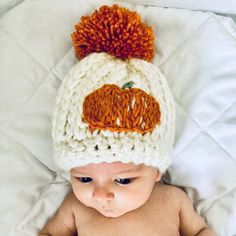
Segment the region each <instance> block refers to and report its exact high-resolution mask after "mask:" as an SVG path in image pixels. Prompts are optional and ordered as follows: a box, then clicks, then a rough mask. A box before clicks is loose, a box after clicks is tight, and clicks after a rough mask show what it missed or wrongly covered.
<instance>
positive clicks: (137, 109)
mask: <svg viewBox="0 0 236 236" xmlns="http://www.w3.org/2000/svg"><path fill="white" fill-rule="evenodd" d="M133 99H134V101H133ZM83 115H84V118H83V120H84V121H85V122H87V123H88V124H89V129H90V131H93V130H95V129H100V130H110V131H113V132H114V131H116V132H120V131H136V132H138V133H141V134H144V133H147V132H150V131H152V130H153V129H154V127H155V126H156V124H159V123H160V117H161V113H160V107H159V104H158V102H157V101H156V100H155V98H154V97H152V96H151V95H149V94H147V93H146V92H144V91H143V90H141V89H138V88H131V89H124V90H122V89H121V88H119V87H118V86H117V85H114V84H105V85H103V87H101V88H99V89H97V90H95V91H94V92H92V93H90V94H89V95H87V96H86V97H85V100H84V103H83ZM117 119H119V124H117Z"/></svg>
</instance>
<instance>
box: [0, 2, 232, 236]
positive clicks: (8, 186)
mask: <svg viewBox="0 0 236 236" xmlns="http://www.w3.org/2000/svg"><path fill="white" fill-rule="evenodd" d="M112 2H114V1H112ZM104 3H108V1H105V0H100V1H97V0H93V1H92V0H83V1H80V2H79V3H78V1H77V0H67V1H63V0H57V2H56V3H55V1H48V0H40V1H34V0H25V1H22V2H21V3H19V4H18V5H15V7H13V8H12V9H11V10H9V11H8V12H6V13H5V14H4V15H3V16H2V17H1V19H0V42H1V44H0V45H1V46H0V71H1V77H0V84H1V86H0V175H1V176H0V181H1V183H0V184H1V185H0V186H1V188H0V189H1V190H0V191H1V192H0V235H9V236H16V235H17V236H27V235H30V236H32V235H36V234H37V231H38V229H39V228H41V227H42V225H43V224H44V223H45V221H46V220H47V219H48V218H49V217H51V216H52V214H53V213H54V212H55V211H56V210H57V208H58V206H59V205H60V203H61V201H62V199H63V197H64V196H65V195H66V193H67V192H68V191H69V189H70V186H69V184H68V183H67V181H66V180H65V178H63V173H61V172H59V171H58V170H57V169H56V167H55V165H54V163H53V162H52V158H51V157H52V151H53V150H52V140H51V136H50V132H51V115H52V111H53V107H54V102H55V96H56V93H57V89H58V87H59V85H60V83H61V80H63V78H64V76H65V75H66V73H67V72H68V70H69V69H70V68H71V66H73V65H74V64H75V62H76V59H75V56H74V50H73V48H72V43H71V39H70V33H71V32H72V31H73V30H74V29H73V25H74V24H75V23H77V22H78V21H79V19H80V17H81V16H82V15H85V14H90V13H91V12H92V11H93V10H94V9H95V8H97V7H98V6H99V5H102V4H104ZM123 4H124V5H125V6H127V7H129V8H130V9H134V10H137V11H138V12H139V13H140V14H141V16H142V18H143V19H144V20H145V21H146V22H147V23H148V24H150V25H152V26H153V27H154V31H155V34H156V38H155V46H156V49H157V54H156V57H155V63H156V64H157V65H159V66H160V68H161V70H162V71H163V73H164V74H165V76H166V77H167V79H168V82H169V85H170V87H171V89H172V90H173V93H174V96H175V101H176V106H177V132H176V139H175V140H176V141H175V148H174V158H173V159H174V160H173V165H172V167H171V168H170V169H169V171H168V173H167V175H166V176H165V177H164V180H165V181H166V182H168V183H171V184H175V185H178V186H182V187H184V188H185V189H186V191H187V193H188V194H189V196H190V197H191V199H192V200H193V202H194V206H195V208H196V209H197V211H198V212H199V213H200V214H201V215H203V216H204V217H205V219H206V221H207V222H208V224H209V225H210V226H211V227H213V228H214V229H215V230H216V231H217V235H220V236H233V235H236V224H235V222H236V188H235V186H236V146H235V145H234V143H235V138H236V125H235V123H236V27H235V25H234V24H233V22H232V20H230V19H229V18H225V17H220V16H216V15H214V14H212V13H203V12H198V11H190V10H178V9H165V8H159V7H144V6H139V5H133V4H128V3H123Z"/></svg>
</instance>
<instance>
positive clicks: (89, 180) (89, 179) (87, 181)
mask: <svg viewBox="0 0 236 236" xmlns="http://www.w3.org/2000/svg"><path fill="white" fill-rule="evenodd" d="M77 179H78V180H79V181H80V182H82V183H89V182H91V181H92V180H93V179H91V178H89V177H78V178H77Z"/></svg>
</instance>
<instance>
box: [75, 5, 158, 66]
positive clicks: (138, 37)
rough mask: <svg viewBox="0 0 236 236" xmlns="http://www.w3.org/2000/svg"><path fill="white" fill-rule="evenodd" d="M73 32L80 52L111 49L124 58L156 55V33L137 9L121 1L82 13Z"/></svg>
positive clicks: (79, 54)
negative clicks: (144, 21)
mask: <svg viewBox="0 0 236 236" xmlns="http://www.w3.org/2000/svg"><path fill="white" fill-rule="evenodd" d="M75 29H76V31H75V32H74V33H72V34H71V37H72V41H73V44H74V48H75V51H76V55H77V57H78V58H83V57H85V56H87V55H88V54H90V53H92V52H107V53H110V54H111V55H113V56H116V57H118V58H121V59H130V58H132V57H133V58H140V59H143V60H146V61H149V62H151V61H152V60H153V57H154V33H153V30H152V28H151V27H150V26H148V25H147V24H145V23H143V22H142V21H141V18H140V16H139V15H138V13H136V12H132V11H129V10H128V9H126V8H123V7H119V6H118V5H113V6H111V7H109V6H102V7H101V8H100V9H99V10H98V11H97V10H96V11H95V12H94V13H93V14H92V15H91V16H83V17H81V22H80V23H79V24H77V25H75Z"/></svg>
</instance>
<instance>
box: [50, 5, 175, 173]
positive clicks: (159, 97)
mask: <svg viewBox="0 0 236 236" xmlns="http://www.w3.org/2000/svg"><path fill="white" fill-rule="evenodd" d="M75 29H76V31H75V32H74V33H73V34H72V35H71V37H72V40H73V44H74V48H75V51H76V55H77V57H78V59H79V61H78V62H77V64H75V66H74V67H72V69H71V70H70V71H69V73H68V74H67V76H66V77H65V79H64V80H63V81H62V84H61V86H60V88H59V91H58V95H57V98H56V106H55V110H54V113H53V119H52V137H53V143H54V159H55V161H56V163H57V165H58V166H59V167H60V168H62V169H64V170H70V169H71V168H73V167H78V166H85V165H87V164H90V163H100V162H109V163H110V162H116V161H121V162H123V163H129V162H133V163H134V164H145V165H150V166H153V167H157V168H158V169H159V170H160V171H161V172H162V173H163V172H165V170H166V169H167V168H168V166H169V165H170V163H171V151H172V145H173V140H174V130H175V108H174V101H173V96H172V94H171V91H170V89H169V87H168V84H167V81H166V79H165V77H164V76H163V74H162V73H161V72H160V70H159V68H158V67H157V66H155V65H154V64H152V63H151V62H152V60H153V57H154V33H153V30H152V28H151V27H149V26H148V25H146V24H145V23H144V22H142V20H141V18H140V16H139V15H138V14H137V13H136V12H132V11H129V10H128V9H126V8H123V7H119V6H118V5H113V6H102V7H101V8H100V9H99V10H98V11H95V12H94V13H93V14H92V15H91V16H86V17H84V16H83V17H81V21H80V23H79V24H77V25H75Z"/></svg>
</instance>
